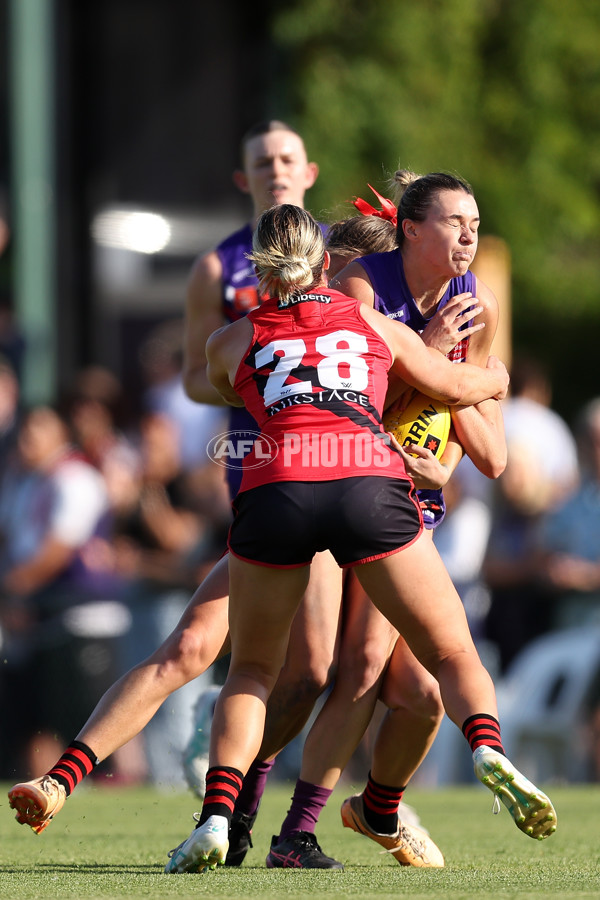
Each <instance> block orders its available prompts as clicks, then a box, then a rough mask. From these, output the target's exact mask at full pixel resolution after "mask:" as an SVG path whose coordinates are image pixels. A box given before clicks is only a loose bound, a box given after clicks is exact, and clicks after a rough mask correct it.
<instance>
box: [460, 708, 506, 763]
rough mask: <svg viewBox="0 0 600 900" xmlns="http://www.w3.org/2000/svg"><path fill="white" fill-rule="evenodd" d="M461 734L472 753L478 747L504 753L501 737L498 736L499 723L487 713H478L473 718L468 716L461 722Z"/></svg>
mask: <svg viewBox="0 0 600 900" xmlns="http://www.w3.org/2000/svg"><path fill="white" fill-rule="evenodd" d="M462 733H463V734H464V736H465V737H466V739H467V740H468V742H469V746H470V748H471V750H472V751H473V752H475V750H477V748H478V747H482V746H484V745H485V746H486V747H491V748H492V750H497V751H498V753H502V755H503V756H505V755H506V754H505V753H504V747H503V746H502V737H501V736H500V723H499V721H498V719H495V718H494V717H493V716H490V715H488V713H478V714H477V715H475V716H469V718H468V719H465V721H464V722H463V727H462Z"/></svg>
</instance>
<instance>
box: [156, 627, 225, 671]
mask: <svg viewBox="0 0 600 900" xmlns="http://www.w3.org/2000/svg"><path fill="white" fill-rule="evenodd" d="M209 656H210V654H209V648H208V644H207V641H206V639H205V636H204V635H203V634H202V633H199V632H198V631H197V630H194V629H192V628H182V629H180V630H176V631H174V632H173V633H172V634H171V636H170V637H169V638H168V639H167V640H166V641H165V643H164V644H163V646H162V648H161V652H160V655H159V659H158V662H159V667H160V672H161V674H162V675H163V677H165V678H168V679H170V680H173V681H179V682H180V684H181V685H184V684H187V683H188V682H189V681H192V679H193V678H197V677H198V675H201V674H202V673H203V672H205V671H206V669H208V667H209V666H210V665H211V664H212V663H213V662H214V658H212V656H214V654H213V655H212V656H210V658H209Z"/></svg>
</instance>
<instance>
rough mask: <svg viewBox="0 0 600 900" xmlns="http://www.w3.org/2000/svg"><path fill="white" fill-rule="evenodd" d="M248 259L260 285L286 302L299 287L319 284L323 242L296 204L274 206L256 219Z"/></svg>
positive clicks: (272, 295) (309, 216) (273, 295)
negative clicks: (254, 269) (252, 264)
mask: <svg viewBox="0 0 600 900" xmlns="http://www.w3.org/2000/svg"><path fill="white" fill-rule="evenodd" d="M247 256H248V259H249V260H250V261H251V262H253V263H254V265H255V266H256V272H257V275H258V282H259V288H260V290H261V292H263V293H266V294H268V295H269V296H271V297H277V298H278V299H279V300H280V301H281V302H282V303H284V304H285V303H287V302H288V301H289V299H290V297H291V296H292V295H293V294H295V293H298V291H300V290H307V289H309V288H311V287H313V286H314V285H315V284H319V283H320V281H321V279H322V275H323V263H324V257H325V245H324V241H323V235H322V233H321V229H320V227H319V225H318V224H317V222H315V220H314V219H313V217H312V216H311V214H310V213H309V212H306V210H304V209H301V208H300V207H299V206H292V205H291V204H289V203H284V204H282V205H281V206H273V207H272V208H271V209H268V210H267V211H266V212H264V213H263V214H262V215H261V217H260V218H259V220H258V223H257V225H256V229H255V231H254V235H253V237H252V253H249V254H247Z"/></svg>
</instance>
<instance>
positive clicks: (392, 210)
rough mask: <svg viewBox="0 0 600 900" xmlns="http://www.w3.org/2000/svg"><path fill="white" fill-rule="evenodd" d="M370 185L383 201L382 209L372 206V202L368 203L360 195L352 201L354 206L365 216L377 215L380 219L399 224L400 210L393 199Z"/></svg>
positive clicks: (380, 200)
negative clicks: (383, 195)
mask: <svg viewBox="0 0 600 900" xmlns="http://www.w3.org/2000/svg"><path fill="white" fill-rule="evenodd" d="M369 187H370V188H371V190H372V191H373V193H374V194H375V196H376V197H377V199H378V200H379V202H380V203H381V209H375V207H374V206H371V204H370V203H367V201H366V200H362V199H361V198H360V197H357V198H356V200H353V201H352V202H353V203H354V206H355V207H356V208H357V210H358V211H359V212H360V213H362V214H363V216H377V218H378V219H387V220H388V222H391V223H392V225H397V224H398V210H397V209H396V207H395V206H394V204H393V203H392V201H391V200H388V199H387V197H382V196H381V194H379V193H378V192H377V191H376V190H375V188H374V187H371V185H369Z"/></svg>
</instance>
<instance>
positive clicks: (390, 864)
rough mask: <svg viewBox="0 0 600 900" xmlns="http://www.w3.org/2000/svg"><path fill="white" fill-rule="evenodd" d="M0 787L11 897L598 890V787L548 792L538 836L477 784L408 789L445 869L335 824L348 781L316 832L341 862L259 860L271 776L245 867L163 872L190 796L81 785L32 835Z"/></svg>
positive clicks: (267, 834) (187, 817) (271, 817)
mask: <svg viewBox="0 0 600 900" xmlns="http://www.w3.org/2000/svg"><path fill="white" fill-rule="evenodd" d="M0 787H1V793H0V806H1V807H2V808H1V810H0V838H1V840H0V873H1V879H0V884H1V887H2V896H3V897H5V898H10V900H25V898H36V900H37V898H71V897H73V898H75V897H76V898H85V900H89V898H103V900H111V898H117V897H118V898H122V897H124V896H125V897H150V898H163V897H165V898H167V897H177V898H179V900H188V898H190V900H191V898H194V900H197V898H198V897H202V896H209V897H215V898H232V900H233V898H236V900H237V898H242V897H252V898H257V900H262V898H267V897H268V898H279V897H281V898H290V900H294V898H305V897H308V896H311V897H312V898H315V897H317V898H318V897H331V898H346V897H360V898H361V900H375V898H377V900H388V898H389V900H391V898H397V897H398V896H404V895H406V896H410V898H411V900H422V898H432V897H435V898H439V897H441V896H443V897H444V898H450V900H462V898H470V900H480V898H481V900H484V898H485V900H490V898H497V897H507V898H508V897H510V898H513V900H521V898H523V900H524V898H527V900H529V898H534V897H542V896H543V897H544V898H548V897H550V898H561V900H571V898H573V900H574V898H576V897H577V898H587V897H594V898H597V897H598V896H600V869H599V866H598V824H597V823H598V821H599V820H600V787H599V786H596V785H591V786H576V787H575V786H574V787H560V788H553V789H552V790H551V791H550V795H551V797H552V800H553V802H554V804H555V806H556V809H557V813H558V831H557V833H556V834H555V835H554V836H553V837H551V838H549V839H548V840H545V841H541V842H538V841H533V840H531V839H530V838H528V837H526V836H525V835H523V834H521V832H519V830H518V829H517V828H516V826H515V825H514V824H513V822H512V820H511V818H510V816H509V814H508V813H507V811H506V810H505V809H504V808H502V810H501V812H500V814H499V815H497V816H493V815H492V814H491V807H492V799H493V798H492V795H491V793H489V792H488V791H486V790H484V789H483V788H482V787H481V786H479V785H473V786H472V787H471V786H469V787H456V788H443V789H439V790H435V789H433V790H424V789H415V790H410V791H409V792H408V795H407V800H408V802H410V803H411V804H412V805H414V806H415V807H416V809H417V811H418V812H419V814H420V816H421V819H422V822H423V824H424V825H425V826H426V827H427V828H428V829H429V831H430V832H431V836H432V837H433V839H434V840H435V841H436V843H437V844H438V845H439V846H440V848H441V849H442V851H443V853H444V855H445V858H446V867H445V868H444V869H436V870H434V869H431V870H427V869H413V868H404V867H401V866H399V865H398V864H397V863H396V861H395V860H394V859H393V857H391V856H390V854H387V853H385V852H382V851H381V848H380V847H379V846H378V845H376V844H374V843H373V842H372V841H370V840H368V839H367V838H364V837H361V836H359V835H356V834H354V832H352V831H350V830H349V829H344V828H342V826H341V821H340V817H339V806H340V804H341V801H342V800H343V799H344V797H345V796H347V794H348V793H351V790H350V789H346V790H339V791H337V792H336V793H334V795H333V797H332V798H331V800H330V801H329V804H328V806H327V808H326V809H325V810H324V812H323V814H322V816H321V820H320V823H319V827H318V830H317V836H318V839H319V842H320V844H321V846H322V847H323V850H324V852H326V853H327V854H328V855H329V856H333V857H335V858H336V859H339V860H341V861H342V862H343V863H344V865H345V871H344V872H339V871H330V872H327V871H315V870H313V871H290V870H270V869H266V868H265V862H264V861H265V856H266V854H267V852H268V849H269V843H270V840H271V835H272V834H273V832H276V831H278V830H279V825H280V823H281V821H282V819H283V817H284V816H285V813H286V810H287V809H288V807H289V801H290V795H291V791H292V786H291V785H283V786H282V785H273V786H270V787H269V788H268V789H267V792H266V794H265V797H264V799H263V803H262V806H261V810H260V814H259V816H258V819H257V822H256V825H255V828H254V833H253V841H254V848H253V849H252V850H251V851H250V852H249V854H248V856H247V858H246V862H245V863H244V865H243V866H242V867H241V868H238V869H231V868H227V869H226V868H220V869H219V870H218V871H215V872H208V873H206V874H204V875H191V874H188V875H164V874H163V867H164V865H165V862H166V859H167V852H168V850H169V849H170V848H172V847H175V846H176V845H177V844H178V843H179V842H180V841H182V840H183V839H184V838H185V837H187V836H188V834H189V833H190V831H191V829H192V827H193V824H194V823H193V821H192V819H191V813H192V812H194V810H196V809H198V808H199V805H200V804H199V802H198V801H197V800H194V798H193V797H192V795H191V794H190V793H161V792H158V791H156V790H154V789H152V788H119V787H104V786H101V784H99V783H98V782H95V783H94V782H88V783H87V784H86V785H84V786H83V787H81V788H79V789H78V790H77V791H76V793H75V794H74V795H73V797H71V798H70V799H69V800H68V801H67V803H66V805H65V807H64V809H63V810H62V812H61V813H60V814H59V815H58V816H57V818H56V821H55V822H53V823H52V824H51V825H50V826H49V827H48V828H47V829H46V831H45V832H43V833H42V834H41V835H39V836H36V835H34V834H33V832H32V831H31V830H30V829H29V828H27V827H26V826H21V825H18V824H17V823H16V822H15V821H14V818H13V816H14V813H13V811H12V810H11V809H10V808H9V807H8V801H7V799H6V790H7V789H8V787H9V785H4V786H0Z"/></svg>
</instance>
